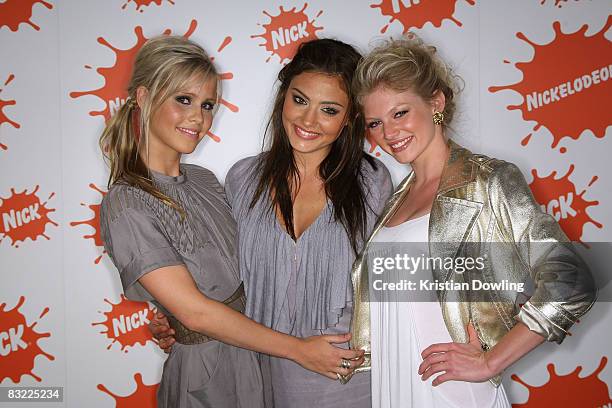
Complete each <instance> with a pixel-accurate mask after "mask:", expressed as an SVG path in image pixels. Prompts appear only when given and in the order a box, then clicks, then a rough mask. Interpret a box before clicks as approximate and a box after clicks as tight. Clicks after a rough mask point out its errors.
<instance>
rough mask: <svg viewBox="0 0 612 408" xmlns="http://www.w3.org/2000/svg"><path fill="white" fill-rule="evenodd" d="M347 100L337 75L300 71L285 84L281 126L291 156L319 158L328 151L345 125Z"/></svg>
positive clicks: (347, 107) (324, 155) (323, 156)
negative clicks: (285, 135) (292, 154)
mask: <svg viewBox="0 0 612 408" xmlns="http://www.w3.org/2000/svg"><path fill="white" fill-rule="evenodd" d="M348 109H349V97H348V95H347V93H346V91H344V89H343V86H342V80H341V79H340V77H339V76H334V75H329V74H323V73H317V72H303V73H301V74H299V75H296V76H295V77H294V78H293V79H292V80H291V83H290V84H289V87H288V89H287V92H286V94H285V101H284V104H283V112H282V120H283V127H284V129H285V132H286V134H287V137H288V138H289V143H290V144H291V147H292V148H293V151H294V154H299V155H306V154H308V155H313V154H314V155H320V156H321V160H322V159H323V158H325V157H326V156H327V154H328V153H329V151H330V150H331V145H332V143H334V141H336V139H337V138H338V136H339V135H340V132H341V131H342V128H343V127H344V125H345V124H346V120H347V112H348Z"/></svg>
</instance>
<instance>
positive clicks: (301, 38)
mask: <svg viewBox="0 0 612 408" xmlns="http://www.w3.org/2000/svg"><path fill="white" fill-rule="evenodd" d="M306 7H308V3H304V6H303V7H302V9H301V10H299V11H296V10H297V7H294V8H292V9H291V10H285V9H283V6H280V13H279V14H278V15H276V16H273V15H271V14H270V13H268V12H267V11H264V12H263V13H264V14H265V15H266V16H268V17H270V22H269V23H268V24H264V25H263V26H262V27H263V28H264V32H263V33H262V34H257V35H252V36H251V38H263V39H264V40H265V42H264V43H262V44H259V46H260V47H265V48H266V50H267V51H269V52H270V53H271V55H270V56H269V57H268V59H267V60H266V62H269V61H270V59H271V58H272V55H277V56H278V58H279V59H280V60H279V62H280V63H283V62H284V61H285V60H290V59H291V58H293V56H294V55H295V53H296V52H297V49H298V47H299V45H300V44H301V43H303V42H306V41H311V40H314V39H316V38H318V37H317V31H319V30H322V29H323V27H316V26H315V25H314V22H315V20H316V19H317V17H319V16H320V15H321V14H323V11H322V10H320V11H319V12H318V13H317V15H316V16H315V17H314V18H313V19H312V20H309V17H308V16H307V15H306V13H304V10H306ZM257 25H259V26H261V24H257Z"/></svg>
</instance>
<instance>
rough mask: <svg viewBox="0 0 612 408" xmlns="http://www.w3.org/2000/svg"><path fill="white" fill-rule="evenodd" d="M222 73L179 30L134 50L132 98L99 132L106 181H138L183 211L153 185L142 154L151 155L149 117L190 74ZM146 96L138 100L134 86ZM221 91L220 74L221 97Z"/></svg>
mask: <svg viewBox="0 0 612 408" xmlns="http://www.w3.org/2000/svg"><path fill="white" fill-rule="evenodd" d="M194 77H196V78H198V79H199V78H201V80H202V81H205V80H207V79H209V78H215V80H216V79H217V78H218V75H217V71H216V69H215V67H214V66H213V64H212V62H211V61H210V58H209V57H208V54H206V51H204V49H203V48H202V47H200V46H199V45H198V44H196V43H194V42H193V41H190V40H187V39H186V38H183V37H179V36H159V37H156V38H152V39H150V40H149V41H147V42H146V43H145V44H144V45H143V46H142V48H141V49H140V50H139V51H138V53H137V54H136V59H135V62H134V69H133V73H132V78H131V80H130V84H129V86H128V98H127V100H126V102H125V103H124V104H123V105H122V106H121V108H119V110H118V111H117V112H116V113H115V114H114V115H113V116H112V117H111V118H110V120H109V121H108V123H107V124H106V128H105V129H104V131H103V132H102V136H100V148H101V149H102V152H103V154H104V157H105V158H106V160H107V162H108V165H109V167H110V175H109V178H108V186H109V187H110V186H111V185H112V184H114V183H125V184H129V185H131V186H134V187H138V188H140V189H142V190H144V191H146V192H147V193H149V194H151V195H153V196H154V197H156V198H157V199H159V200H161V201H162V202H164V203H165V204H167V205H169V206H171V207H172V208H175V209H176V210H177V211H179V212H180V213H181V214H183V210H182V208H181V207H180V206H179V205H178V204H177V203H176V202H175V201H174V200H173V199H172V198H170V197H168V196H167V195H166V194H164V193H162V192H161V191H160V190H159V189H158V188H156V187H155V184H154V183H153V179H152V177H151V174H150V171H149V169H148V167H147V166H146V164H145V161H144V160H143V155H144V157H148V134H149V128H150V124H151V118H152V117H153V116H154V115H155V112H156V110H157V109H158V108H159V107H160V105H161V104H162V103H163V102H164V101H165V100H166V99H167V98H168V97H170V96H171V95H172V94H174V93H175V92H177V91H178V90H179V89H181V88H182V87H183V86H184V85H185V84H186V83H187V82H188V81H189V80H190V79H192V78H194ZM139 87H144V88H145V89H146V90H147V94H148V97H147V98H146V100H145V101H144V102H143V104H142V106H139V105H138V104H137V102H136V90H137V89H138V88H139ZM219 96H220V88H219V81H218V80H217V100H218V99H219Z"/></svg>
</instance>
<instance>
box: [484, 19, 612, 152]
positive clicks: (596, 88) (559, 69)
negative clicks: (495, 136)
mask: <svg viewBox="0 0 612 408" xmlns="http://www.w3.org/2000/svg"><path fill="white" fill-rule="evenodd" d="M611 24H612V16H609V17H608V20H607V22H606V25H605V27H604V28H602V29H601V31H599V32H598V33H596V34H595V35H593V36H591V37H585V35H584V34H585V32H586V30H587V28H588V27H587V25H584V26H582V27H581V28H580V29H579V30H578V31H576V32H575V33H572V34H565V33H562V32H561V24H560V23H559V22H554V23H553V29H554V31H555V38H554V39H553V40H552V41H551V42H550V43H548V44H543V45H538V44H535V43H534V42H532V41H530V40H528V39H527V37H525V35H524V34H523V33H520V32H519V33H517V34H516V36H517V37H518V38H519V39H521V40H523V41H525V42H527V43H528V44H530V45H532V46H533V48H534V56H533V59H532V60H531V61H527V62H519V63H516V64H515V66H516V68H518V69H519V70H520V71H521V72H522V73H523V79H522V80H521V81H520V82H517V83H515V84H512V85H505V86H491V87H489V91H490V92H497V91H501V90H506V89H509V90H513V91H515V92H518V93H519V94H520V95H521V96H523V103H521V104H520V105H510V106H508V110H516V109H520V110H521V111H522V116H523V119H524V120H526V121H535V122H536V123H537V126H536V127H539V126H545V127H546V128H548V130H550V132H551V133H552V135H553V142H552V145H551V147H552V148H555V147H556V146H557V144H558V143H559V142H560V141H561V140H562V139H563V138H564V137H569V138H571V139H578V138H579V137H580V135H581V134H582V132H583V131H584V130H586V129H591V130H592V132H593V133H594V134H595V136H596V137H598V138H603V137H604V136H605V134H606V128H607V127H608V126H609V125H610V123H611V122H610V120H611V116H610V112H609V110H608V108H606V106H608V100H609V95H610V93H611V92H612V81H611V80H610V76H612V54H611V53H610V41H609V40H608V39H606V37H605V35H604V34H605V33H606V31H608V29H609V28H610V26H611ZM568 58H570V59H571V60H572V61H573V62H572V63H571V64H560V63H559V61H564V60H567V59H568ZM534 130H536V129H535V128H534Z"/></svg>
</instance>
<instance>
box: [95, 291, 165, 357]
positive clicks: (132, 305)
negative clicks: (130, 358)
mask: <svg viewBox="0 0 612 408" xmlns="http://www.w3.org/2000/svg"><path fill="white" fill-rule="evenodd" d="M104 301H105V302H106V303H108V304H109V305H110V306H111V310H110V311H108V312H104V313H103V314H104V316H105V320H104V321H102V322H96V323H92V324H91V325H92V326H98V325H102V326H104V327H105V328H106V330H105V331H102V332H100V333H101V334H106V337H108V338H109V339H112V340H113V341H112V342H111V344H109V345H108V347H107V348H106V349H107V350H110V348H111V347H112V346H113V344H115V343H119V344H120V345H121V350H122V351H123V350H125V352H126V353H127V352H128V350H127V348H128V347H133V346H135V345H136V344H140V345H142V346H144V345H145V343H146V342H147V341H153V336H152V335H151V332H150V331H149V329H148V328H147V325H148V324H149V323H150V322H151V319H152V318H153V310H151V308H150V307H149V304H148V303H147V302H134V301H131V300H128V299H127V298H126V297H125V296H124V295H121V300H120V301H119V303H118V304H114V303H111V302H110V301H109V300H108V299H104ZM99 313H102V312H99ZM153 342H154V341H153Z"/></svg>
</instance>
